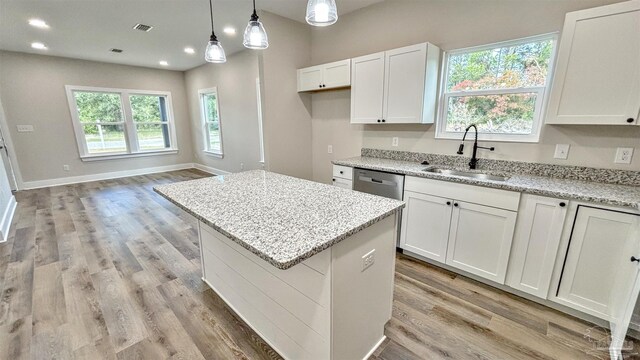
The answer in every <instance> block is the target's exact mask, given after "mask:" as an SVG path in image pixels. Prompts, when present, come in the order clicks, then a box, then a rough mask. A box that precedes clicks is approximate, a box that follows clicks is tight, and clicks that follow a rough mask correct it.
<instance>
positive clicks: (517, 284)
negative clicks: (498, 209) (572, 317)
mask: <svg viewBox="0 0 640 360" xmlns="http://www.w3.org/2000/svg"><path fill="white" fill-rule="evenodd" d="M567 205H568V201H567V200H559V199H553V198H548V197H543V196H536V195H529V194H523V195H522V197H521V198H520V208H519V210H518V220H517V222H516V230H515V236H514V238H513V245H512V246H511V256H510V259H509V269H508V272H507V280H506V283H507V285H509V286H510V287H512V288H514V289H518V290H520V291H524V292H526V293H528V294H531V295H535V296H537V297H539V298H542V299H546V298H547V294H548V291H549V284H550V283H551V276H552V275H553V266H554V264H555V261H556V255H557V253H558V245H559V243H560V238H561V237H562V229H563V225H564V221H565V218H566V216H567V207H568V206H567Z"/></svg>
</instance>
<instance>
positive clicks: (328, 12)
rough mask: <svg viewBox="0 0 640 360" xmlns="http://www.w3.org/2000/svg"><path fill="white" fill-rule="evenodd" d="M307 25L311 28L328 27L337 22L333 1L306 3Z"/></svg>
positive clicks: (336, 12)
mask: <svg viewBox="0 0 640 360" xmlns="http://www.w3.org/2000/svg"><path fill="white" fill-rule="evenodd" d="M305 18H306V19H307V23H309V25H313V26H329V25H332V24H335V23H336V21H338V8H337V7H336V1H335V0H309V2H308V3H307V16H306V17H305Z"/></svg>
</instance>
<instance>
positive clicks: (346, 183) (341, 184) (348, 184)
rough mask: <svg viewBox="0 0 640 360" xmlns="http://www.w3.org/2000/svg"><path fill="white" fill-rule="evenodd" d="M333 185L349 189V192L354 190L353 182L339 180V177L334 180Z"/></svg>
mask: <svg viewBox="0 0 640 360" xmlns="http://www.w3.org/2000/svg"><path fill="white" fill-rule="evenodd" d="M333 185H334V186H337V187H341V188H343V189H349V190H351V189H353V181H351V180H347V179H342V178H338V177H334V178H333Z"/></svg>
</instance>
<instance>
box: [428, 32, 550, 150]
mask: <svg viewBox="0 0 640 360" xmlns="http://www.w3.org/2000/svg"><path fill="white" fill-rule="evenodd" d="M544 40H551V41H552V50H551V56H550V58H549V68H548V72H547V79H546V82H545V85H544V86H530V87H519V88H506V89H483V90H470V91H465V90H462V91H450V92H447V91H446V89H447V82H448V72H449V58H450V57H451V56H452V55H460V54H467V53H472V52H477V51H483V50H489V49H496V48H501V47H510V46H515V45H521V44H527V43H532V42H538V41H544ZM557 48H558V33H557V32H553V33H547V34H541V35H536V36H528V37H523V38H518V39H513V40H508V41H501V42H496V43H491V44H485V45H480V46H472V47H466V48H461V49H455V50H451V51H449V52H445V53H444V55H443V60H444V61H443V65H442V69H441V74H440V89H439V91H438V95H439V105H438V116H437V117H436V134H435V137H436V139H454V140H460V139H461V138H462V136H463V134H464V133H463V132H453V131H446V124H447V115H448V111H447V108H448V104H449V99H450V98H452V97H453V98H455V97H464V96H482V95H504V94H522V93H535V94H536V95H537V96H536V102H535V105H534V106H535V107H534V114H533V125H532V128H531V134H490V133H482V132H479V133H478V140H482V141H496V142H522V143H537V142H540V133H541V130H542V124H543V123H544V115H545V111H546V109H547V103H548V100H549V99H548V98H549V92H550V90H551V83H552V82H553V76H554V68H555V61H556V53H557Z"/></svg>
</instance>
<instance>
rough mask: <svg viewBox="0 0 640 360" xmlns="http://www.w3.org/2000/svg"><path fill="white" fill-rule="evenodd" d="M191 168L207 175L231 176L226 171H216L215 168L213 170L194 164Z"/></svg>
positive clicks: (209, 167)
mask: <svg viewBox="0 0 640 360" xmlns="http://www.w3.org/2000/svg"><path fill="white" fill-rule="evenodd" d="M193 167H194V168H196V169H198V170H202V171H204V172H208V173H209V174H213V175H228V174H231V173H230V172H228V171H225V170H220V169H216V168H213V167H211V166H207V165H202V164H198V163H194V164H193Z"/></svg>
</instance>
